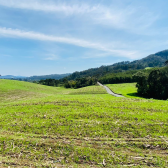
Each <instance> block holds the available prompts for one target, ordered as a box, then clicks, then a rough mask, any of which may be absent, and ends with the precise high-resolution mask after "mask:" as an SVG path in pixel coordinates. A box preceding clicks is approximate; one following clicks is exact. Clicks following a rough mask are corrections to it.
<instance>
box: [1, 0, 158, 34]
mask: <svg viewBox="0 0 168 168" xmlns="http://www.w3.org/2000/svg"><path fill="white" fill-rule="evenodd" d="M0 6H5V7H9V8H17V9H23V10H25V9H26V10H34V11H42V12H50V13H60V14H61V15H66V16H70V15H76V16H79V15H81V16H82V17H85V18H87V19H88V20H91V22H93V23H96V24H99V25H105V26H109V27H113V28H117V29H125V30H129V31H136V32H137V29H138V31H139V30H140V29H142V30H144V29H146V28H148V27H150V26H151V25H152V24H153V23H154V22H155V21H156V20H157V19H158V16H157V15H156V14H155V15H154V14H153V13H150V11H149V10H147V9H143V8H136V7H134V6H131V5H130V6H124V7H123V6H117V5H116V6H115V4H114V5H113V6H104V5H100V4H93V5H91V4H87V3H76V4H71V3H70V2H69V3H65V2H62V3H60V2H54V1H53V2H52V1H49V2H47V3H46V2H45V1H39V0H29V1H27V0H8V1H4V0H0Z"/></svg>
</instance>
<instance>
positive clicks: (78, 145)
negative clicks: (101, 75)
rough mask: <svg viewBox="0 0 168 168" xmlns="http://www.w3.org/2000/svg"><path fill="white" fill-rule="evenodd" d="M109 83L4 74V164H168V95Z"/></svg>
mask: <svg viewBox="0 0 168 168" xmlns="http://www.w3.org/2000/svg"><path fill="white" fill-rule="evenodd" d="M107 86H109V87H110V88H111V89H112V90H113V91H114V92H116V93H120V94H123V95H124V96H125V97H124V98H116V97H113V96H111V95H108V94H106V91H105V90H104V89H103V88H102V87H100V86H89V87H85V88H80V89H65V88H61V87H49V86H42V85H38V84H33V83H27V82H20V81H13V80H0V128H1V129H0V167H9V166H10V167H33V168H34V167H46V168H47V167H48V168H49V167H74V168H75V167H77V168H78V167H79V168H80V167H81V168H86V167H94V168H96V167H107V168H108V167H117V168H120V167H143V168H144V167H163V168H164V167H165V168H166V167H168V101H162V100H154V99H142V98H139V97H137V95H136V88H135V84H117V85H107Z"/></svg>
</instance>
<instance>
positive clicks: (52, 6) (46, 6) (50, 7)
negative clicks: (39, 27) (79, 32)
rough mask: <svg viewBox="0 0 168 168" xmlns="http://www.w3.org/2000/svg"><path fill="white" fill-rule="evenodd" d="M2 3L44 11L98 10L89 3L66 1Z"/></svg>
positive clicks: (72, 12) (12, 0)
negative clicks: (70, 2)
mask: <svg viewBox="0 0 168 168" xmlns="http://www.w3.org/2000/svg"><path fill="white" fill-rule="evenodd" d="M0 5H1V6H5V7H10V8H18V9H28V10H35V11H43V12H64V13H65V14H74V13H78V14H79V13H89V12H92V11H94V10H96V7H90V6H89V5H87V4H81V5H77V4H76V5H67V4H65V3H62V4H60V3H57V4H56V3H51V2H50V3H49V2H48V3H44V2H43V1H37V0H29V1H27V0H8V1H4V0H0Z"/></svg>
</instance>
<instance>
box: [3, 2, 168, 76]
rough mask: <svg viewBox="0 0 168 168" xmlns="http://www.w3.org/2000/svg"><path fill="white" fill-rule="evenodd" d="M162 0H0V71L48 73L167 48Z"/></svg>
mask: <svg viewBox="0 0 168 168" xmlns="http://www.w3.org/2000/svg"><path fill="white" fill-rule="evenodd" d="M167 7H168V1H165V0H147V1H146V0H141V1H140V0H110V1H107V0H92V1H90V0H47V1H46V0H7V1H6V0H0V59H1V61H0V74H1V75H9V74H10V75H22V76H32V75H47V74H63V73H71V72H74V71H82V70H85V69H88V68H94V67H99V66H101V65H110V64H113V63H115V62H120V61H127V60H129V61H131V60H136V59H140V58H143V57H145V56H147V55H149V54H152V53H156V52H158V51H161V50H164V49H167V48H168V47H167V46H168V31H167V30H168V10H167Z"/></svg>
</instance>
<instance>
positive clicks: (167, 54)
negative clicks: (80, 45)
mask: <svg viewBox="0 0 168 168" xmlns="http://www.w3.org/2000/svg"><path fill="white" fill-rule="evenodd" d="M166 60H168V50H164V51H160V52H158V53H155V54H151V55H149V56H147V57H145V58H142V59H140V60H135V61H132V62H129V61H123V62H119V63H115V64H113V65H109V66H101V67H99V68H91V69H88V70H85V71H81V72H74V73H72V74H71V75H69V76H67V77H66V78H67V79H68V80H75V79H76V78H81V77H88V76H95V77H98V78H99V77H102V76H104V75H105V74H108V73H118V72H123V71H127V70H138V69H145V68H146V67H162V66H164V62H165V61H166Z"/></svg>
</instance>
